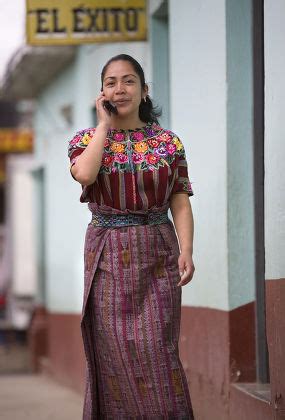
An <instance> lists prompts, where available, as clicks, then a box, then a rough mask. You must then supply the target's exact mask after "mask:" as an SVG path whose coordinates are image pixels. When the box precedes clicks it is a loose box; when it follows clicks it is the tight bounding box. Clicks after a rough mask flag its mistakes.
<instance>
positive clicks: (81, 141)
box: [68, 128, 95, 169]
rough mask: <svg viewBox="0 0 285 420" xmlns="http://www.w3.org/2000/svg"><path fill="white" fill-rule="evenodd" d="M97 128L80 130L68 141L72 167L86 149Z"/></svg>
mask: <svg viewBox="0 0 285 420" xmlns="http://www.w3.org/2000/svg"><path fill="white" fill-rule="evenodd" d="M94 133H95V128H87V129H85V130H81V131H78V132H77V133H76V134H75V136H74V137H73V138H72V139H71V140H70V141H69V142H68V157H69V159H70V169H71V167H72V166H73V165H74V164H75V162H76V159H77V158H78V156H79V155H80V154H81V153H82V152H83V151H84V149H85V148H86V146H87V145H88V144H89V142H90V141H91V139H92V136H93V135H94Z"/></svg>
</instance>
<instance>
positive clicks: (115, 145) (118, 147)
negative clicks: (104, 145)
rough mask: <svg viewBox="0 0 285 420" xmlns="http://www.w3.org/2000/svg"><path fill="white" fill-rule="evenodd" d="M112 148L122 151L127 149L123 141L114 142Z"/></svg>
mask: <svg viewBox="0 0 285 420" xmlns="http://www.w3.org/2000/svg"><path fill="white" fill-rule="evenodd" d="M110 149H111V150H112V152H115V153H122V152H124V151H125V146H124V145H123V144H121V143H113V144H112V145H111V147H110Z"/></svg>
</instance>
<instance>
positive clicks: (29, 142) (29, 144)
mask: <svg viewBox="0 0 285 420" xmlns="http://www.w3.org/2000/svg"><path fill="white" fill-rule="evenodd" d="M32 150H33V133H32V131H31V130H23V129H13V128H1V129H0V153H14V152H22V153H23V152H32Z"/></svg>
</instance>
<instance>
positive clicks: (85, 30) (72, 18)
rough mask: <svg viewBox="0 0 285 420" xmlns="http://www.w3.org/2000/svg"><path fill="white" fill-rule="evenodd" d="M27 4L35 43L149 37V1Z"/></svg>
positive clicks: (29, 0) (32, 0)
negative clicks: (147, 19) (147, 34)
mask: <svg viewBox="0 0 285 420" xmlns="http://www.w3.org/2000/svg"><path fill="white" fill-rule="evenodd" d="M26 4H27V12H26V13H27V18H26V26H27V43H28V44H31V45H76V44H82V43H93V42H116V41H139V40H145V39H146V0H117V1H116V0H87V1H79V0H26Z"/></svg>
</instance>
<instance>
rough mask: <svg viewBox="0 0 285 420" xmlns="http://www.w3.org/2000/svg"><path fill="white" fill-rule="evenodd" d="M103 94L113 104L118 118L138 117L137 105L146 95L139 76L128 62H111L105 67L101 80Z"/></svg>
mask: <svg viewBox="0 0 285 420" xmlns="http://www.w3.org/2000/svg"><path fill="white" fill-rule="evenodd" d="M103 93H104V94H105V97H106V99H107V100H108V101H111V102H112V103H114V104H115V106H116V107H117V110H118V114H119V116H125V117H130V116H134V117H137V116H138V111H139V105H140V103H141V100H142V98H143V97H145V96H146V94H147V88H146V87H145V89H142V87H141V81H140V78H139V75H138V74H137V73H136V72H135V71H134V68H133V66H132V64H131V63H130V62H129V61H125V60H119V61H113V62H112V63H110V64H109V66H108V67H107V70H106V73H105V75H104V79H103Z"/></svg>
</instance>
